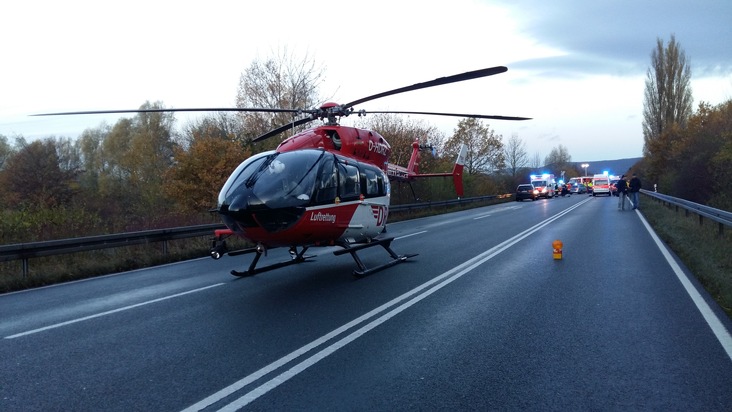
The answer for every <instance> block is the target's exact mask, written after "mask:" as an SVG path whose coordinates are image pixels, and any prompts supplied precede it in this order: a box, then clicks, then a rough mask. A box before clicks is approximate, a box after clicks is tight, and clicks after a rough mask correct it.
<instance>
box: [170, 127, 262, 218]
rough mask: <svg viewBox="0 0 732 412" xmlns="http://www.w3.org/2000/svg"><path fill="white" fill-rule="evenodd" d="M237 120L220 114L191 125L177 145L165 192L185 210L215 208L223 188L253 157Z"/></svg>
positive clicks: (187, 211) (195, 210)
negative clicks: (230, 176)
mask: <svg viewBox="0 0 732 412" xmlns="http://www.w3.org/2000/svg"><path fill="white" fill-rule="evenodd" d="M235 120H236V119H232V118H231V117H229V116H227V115H224V114H220V115H214V116H210V117H206V118H204V119H201V120H199V121H198V122H196V123H193V124H189V125H188V127H187V128H186V129H185V131H184V133H183V136H182V139H183V141H185V142H186V144H181V145H179V146H177V147H176V148H175V151H174V158H175V163H174V164H173V166H172V167H171V168H170V169H169V170H168V172H167V173H166V175H165V182H166V184H165V186H164V189H165V193H166V195H167V196H168V197H169V198H170V199H172V200H174V201H175V203H176V205H177V209H178V210H179V211H181V212H184V213H190V212H205V211H207V210H209V209H212V208H214V207H216V203H217V196H218V193H219V191H220V190H221V187H222V186H223V185H224V183H225V182H226V179H227V178H228V177H229V175H230V174H231V173H232V172H233V171H234V169H236V167H237V166H238V165H239V164H240V163H241V162H242V161H244V160H245V159H246V158H248V157H249V156H250V154H251V153H250V151H249V150H248V149H245V148H244V147H243V146H242V144H241V142H240V141H239V140H238V139H237V129H236V121H235Z"/></svg>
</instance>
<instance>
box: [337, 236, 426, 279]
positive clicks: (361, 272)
mask: <svg viewBox="0 0 732 412" xmlns="http://www.w3.org/2000/svg"><path fill="white" fill-rule="evenodd" d="M393 240H394V238H393V237H388V238H384V239H376V240H372V241H371V242H369V243H363V244H358V245H356V246H353V245H351V244H350V243H347V242H342V243H339V244H338V246H340V247H342V248H343V249H341V250H336V251H335V252H333V254H334V255H336V256H340V255H343V254H346V253H350V254H351V256H352V257H353V260H354V261H356V265H357V266H358V269H357V270H354V271H353V275H354V276H356V277H358V278H362V277H364V276H368V275H370V274H372V273H374V272H378V271H380V270H383V269H386V268H390V267H392V266H394V265H396V264H399V263H402V262H405V261H406V260H407V259H409V258H411V257H415V256H417V254H416V253H414V254H408V255H397V254H396V253H394V251H393V250H391V247H390V246H391V242H392V241H393ZM373 246H381V247H383V248H384V249H385V250H386V252H387V253H389V256H391V258H392V260H391V261H389V262H386V263H384V264H383V265H380V266H376V267H373V268H371V269H369V268H367V267H366V265H364V264H363V262H362V261H361V258H359V257H358V255H357V254H356V252H357V251H359V250H361V249H366V248H369V247H373Z"/></svg>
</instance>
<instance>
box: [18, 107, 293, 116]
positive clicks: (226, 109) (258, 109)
mask: <svg viewBox="0 0 732 412" xmlns="http://www.w3.org/2000/svg"><path fill="white" fill-rule="evenodd" d="M168 112H265V113H300V112H302V110H299V109H268V108H262V107H218V108H182V109H126V110H91V111H83V112H60V113H38V114H32V115H31V116H67V115H80V114H115V113H168Z"/></svg>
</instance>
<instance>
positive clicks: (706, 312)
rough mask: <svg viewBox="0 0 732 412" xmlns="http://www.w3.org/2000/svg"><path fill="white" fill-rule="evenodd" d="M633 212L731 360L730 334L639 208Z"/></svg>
mask: <svg viewBox="0 0 732 412" xmlns="http://www.w3.org/2000/svg"><path fill="white" fill-rule="evenodd" d="M635 212H636V214H637V215H638V217H640V220H641V222H643V226H645V228H646V230H647V231H648V233H649V234H650V235H651V238H652V239H653V241H654V242H656V246H658V249H659V250H660V251H661V254H663V257H664V258H666V261H667V262H668V264H669V266H671V269H672V270H673V271H674V274H676V277H677V278H678V279H679V281H680V282H681V285H682V286H683V287H684V289H686V293H687V294H689V297H691V300H692V301H693V302H694V304H695V305H696V308H697V309H699V312H701V315H702V317H704V320H705V321H706V322H707V324H708V325H709V328H711V329H712V332H713V333H714V336H716V337H717V340H718V341H719V343H720V344H721V345H722V348H723V349H724V350H725V352H727V356H728V357H729V358H730V360H732V335H730V333H729V331H728V330H727V328H725V327H724V325H723V324H722V322H721V321H720V320H719V318H718V317H717V315H716V314H714V311H712V308H710V307H709V305H708V304H707V301H706V300H704V298H703V297H702V296H701V294H699V291H697V290H696V288H695V287H694V285H693V284H692V283H691V281H690V280H689V278H688V277H687V276H686V274H685V273H684V271H683V270H682V269H681V267H680V266H679V265H678V263H676V260H674V258H673V256H671V253H669V251H668V249H667V248H666V245H665V244H664V243H663V242H662V241H661V239H659V237H658V236H657V235H656V232H655V231H654V230H653V228H652V227H651V225H650V224H649V223H648V221H646V219H645V218H644V217H643V215H642V214H641V213H640V211H639V210H637V209H636V211H635Z"/></svg>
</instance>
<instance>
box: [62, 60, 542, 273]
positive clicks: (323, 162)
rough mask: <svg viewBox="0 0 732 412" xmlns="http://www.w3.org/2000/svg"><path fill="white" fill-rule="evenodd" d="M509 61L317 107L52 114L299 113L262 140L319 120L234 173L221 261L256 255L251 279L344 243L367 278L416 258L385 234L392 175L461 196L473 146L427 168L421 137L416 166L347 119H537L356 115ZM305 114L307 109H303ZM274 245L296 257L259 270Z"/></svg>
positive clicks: (225, 201) (220, 233) (225, 193)
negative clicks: (373, 252)
mask: <svg viewBox="0 0 732 412" xmlns="http://www.w3.org/2000/svg"><path fill="white" fill-rule="evenodd" d="M507 70H508V69H507V68H506V67H503V66H498V67H492V68H487V69H481V70H475V71H471V72H466V73H462V74H458V75H453V76H448V77H441V78H438V79H435V80H431V81H427V82H423V83H417V84H414V85H411V86H407V87H402V88H399V89H394V90H391V91H387V92H383V93H379V94H375V95H373V96H369V97H365V98H362V99H359V100H355V101H353V102H350V103H348V104H345V105H338V104H336V103H325V104H323V105H322V106H321V107H319V108H317V109H305V110H294V109H268V108H224V109H221V108H219V109H140V110H111V111H109V110H106V111H93V112H73V113H53V114H97V113H125V112H173V111H241V112H272V113H282V112H290V113H295V114H298V115H300V116H302V117H301V118H299V119H297V120H295V121H293V122H292V123H289V124H287V125H284V126H282V127H280V128H277V129H275V130H272V131H270V132H268V133H266V134H264V135H262V136H259V137H257V138H256V139H254V141H255V142H256V141H261V140H264V139H267V138H269V137H272V136H275V135H277V134H280V133H282V132H284V131H286V130H289V129H291V128H294V127H297V126H300V125H303V124H306V123H308V122H311V121H314V120H316V119H320V120H324V124H323V125H321V126H317V127H314V128H310V129H307V130H305V131H303V132H300V133H297V134H295V135H293V136H291V137H289V138H287V139H285V140H284V141H282V143H280V145H279V146H278V147H277V149H275V150H272V151H267V152H263V153H259V154H255V155H253V156H251V157H249V158H248V159H246V160H244V162H242V163H241V164H240V165H239V167H237V168H236V170H234V172H233V173H232V174H231V176H230V177H229V178H228V180H227V181H226V183H225V184H224V186H223V188H222V189H221V191H220V193H219V196H218V206H217V209H216V211H217V212H218V213H219V215H220V216H221V218H222V220H223V222H224V224H225V225H226V226H227V229H222V230H217V231H216V233H215V237H214V239H213V241H212V247H211V252H210V253H211V256H212V257H213V258H214V259H219V258H220V257H222V256H223V255H224V254H229V255H230V256H234V255H240V254H245V253H256V255H255V257H254V259H253V260H252V262H251V264H250V265H249V268H248V269H247V270H246V271H243V272H239V271H236V270H232V271H231V273H232V274H233V275H236V276H251V275H254V274H257V273H260V272H264V271H267V270H272V269H275V268H279V267H283V266H287V265H291V264H295V263H300V262H304V261H305V260H306V259H308V258H310V257H311V256H306V255H305V252H306V251H307V250H308V248H310V247H314V246H339V247H340V248H341V249H339V250H337V251H335V252H334V254H336V255H342V254H345V253H349V254H350V255H351V256H352V257H353V259H354V261H355V262H356V265H357V266H358V269H356V270H354V275H356V276H365V275H367V274H370V273H373V272H375V271H378V270H382V269H385V268H387V267H391V266H393V265H396V264H398V263H401V262H404V261H406V260H407V259H409V258H411V257H413V256H416V255H414V254H406V255H398V254H396V253H395V252H394V251H393V250H392V249H391V246H390V245H391V242H392V241H393V240H394V238H393V237H389V236H385V235H384V232H385V228H386V221H387V217H388V215H389V199H390V182H389V179H397V180H403V181H409V180H412V179H414V178H417V177H432V176H453V179H454V182H455V188H456V191H457V194H458V196H462V169H463V164H464V159H465V150H466V149H465V148H464V147H463V148H462V149H461V152H460V154H459V155H458V158H457V161H456V163H455V167H454V169H453V171H452V173H438V174H419V173H418V162H419V149H420V146H419V143H418V142H415V143H414V144H413V154H412V158H411V159H410V163H409V165H408V167H406V168H405V167H401V166H397V165H393V164H391V163H389V155H390V153H391V147H390V145H389V143H388V142H387V141H386V139H384V137H383V136H381V135H380V134H379V133H377V132H375V131H372V130H365V129H359V128H355V127H347V126H341V125H339V123H338V120H339V119H340V118H341V117H345V116H348V115H350V114H354V113H355V114H357V115H359V116H362V115H365V114H369V113H372V114H373V113H392V114H421V115H439V116H455V117H471V118H481V119H501V120H528V118H525V117H507V116H491V115H477V114H458V113H434V112H405V111H369V112H366V111H364V110H360V111H358V112H354V110H353V106H355V105H357V104H361V103H364V102H367V101H370V100H374V99H377V98H381V97H386V96H391V95H394V94H398V93H404V92H408V91H413V90H418V89H423V88H427V87H434V86H439V85H443V84H449V83H455V82H461V81H465V80H471V79H477V78H480V77H485V76H491V75H494V74H499V73H503V72H505V71H507ZM303 114H304V116H303ZM230 236H239V237H242V238H245V239H247V240H249V241H251V242H252V243H254V244H255V245H256V246H254V247H251V248H246V249H242V250H236V251H229V250H228V248H227V246H226V239H227V238H229V237H230ZM377 245H378V246H382V247H383V248H384V249H385V250H386V251H387V252H388V253H389V255H390V257H391V260H390V261H389V262H387V263H385V264H382V265H380V266H377V267H373V268H367V267H366V266H365V265H364V263H363V262H362V261H361V259H360V258H359V256H358V255H357V251H359V250H362V249H364V248H369V247H373V246H377ZM275 247H289V249H290V254H291V259H290V260H287V261H284V262H280V263H274V264H270V265H269V266H265V267H259V268H258V267H257V263H258V262H259V259H260V258H261V257H262V255H266V253H267V250H268V249H270V248H275Z"/></svg>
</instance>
